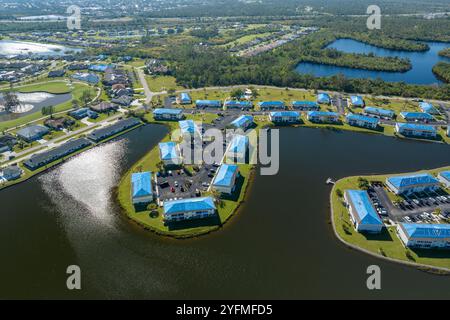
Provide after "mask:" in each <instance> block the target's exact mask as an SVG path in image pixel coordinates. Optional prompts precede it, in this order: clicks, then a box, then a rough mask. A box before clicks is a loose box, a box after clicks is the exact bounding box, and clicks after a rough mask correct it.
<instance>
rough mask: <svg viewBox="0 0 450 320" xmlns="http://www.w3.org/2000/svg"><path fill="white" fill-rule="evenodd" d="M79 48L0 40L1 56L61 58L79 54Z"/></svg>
mask: <svg viewBox="0 0 450 320" xmlns="http://www.w3.org/2000/svg"><path fill="white" fill-rule="evenodd" d="M79 51H81V49H79V48H70V47H66V46H62V45H56V44H45V43H38V42H28V41H13V40H0V56H2V55H4V56H14V55H19V54H28V55H31V56H61V55H65V54H68V53H70V52H79Z"/></svg>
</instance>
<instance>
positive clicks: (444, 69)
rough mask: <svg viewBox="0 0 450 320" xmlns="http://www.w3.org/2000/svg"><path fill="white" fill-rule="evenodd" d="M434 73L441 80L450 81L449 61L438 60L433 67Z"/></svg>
mask: <svg viewBox="0 0 450 320" xmlns="http://www.w3.org/2000/svg"><path fill="white" fill-rule="evenodd" d="M433 72H434V74H435V75H436V76H437V77H438V78H440V79H442V81H445V82H447V83H448V82H450V63H449V62H439V63H437V64H436V65H435V66H434V67H433Z"/></svg>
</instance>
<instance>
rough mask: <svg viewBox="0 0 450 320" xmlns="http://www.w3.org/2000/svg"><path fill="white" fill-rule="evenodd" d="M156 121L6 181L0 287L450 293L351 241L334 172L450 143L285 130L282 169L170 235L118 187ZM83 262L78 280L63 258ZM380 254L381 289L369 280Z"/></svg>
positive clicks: (169, 294) (130, 292)
mask: <svg viewBox="0 0 450 320" xmlns="http://www.w3.org/2000/svg"><path fill="white" fill-rule="evenodd" d="M165 133H166V129H165V128H164V127H160V126H146V127H143V128H140V129H137V130H134V131H132V132H130V133H128V134H126V135H125V136H124V139H121V140H118V141H115V142H112V143H108V144H105V145H103V146H100V147H98V148H95V149H92V150H90V151H88V152H85V153H83V154H81V155H80V156H78V157H75V158H73V159H72V160H69V161H67V162H66V163H64V164H63V165H61V166H59V167H57V168H55V169H53V170H51V171H49V172H47V173H45V174H43V175H41V176H40V177H38V178H34V179H31V180H30V181H28V182H26V183H23V184H20V185H17V186H15V187H13V188H10V189H6V190H3V191H1V192H0V203H1V214H0V228H1V232H0V249H1V252H3V253H4V259H2V263H1V264H0V281H1V282H0V283H1V287H0V298H11V297H15V298H18V297H19V298H31V297H39V298H50V297H53V298H72V297H77V298H159V299H161V298H386V299H388V298H450V290H449V288H450V277H439V276H433V275H429V274H427V273H424V272H421V271H416V270H414V269H412V268H407V267H404V266H400V265H396V264H391V263H386V262H384V261H381V260H378V259H375V258H372V257H369V256H367V255H364V254H361V253H358V252H354V251H351V250H349V249H347V248H345V247H344V246H343V245H342V244H341V243H339V242H338V241H337V240H336V239H335V238H334V236H333V234H332V230H331V225H330V224H329V215H330V213H329V207H328V201H329V192H330V187H329V186H327V185H326V184H325V180H326V178H327V177H334V178H341V177H344V176H348V175H355V174H369V173H388V172H401V171H410V170H417V169H423V168H433V167H438V166H444V165H448V164H449V159H450V148H449V147H448V146H446V145H439V144H432V143H418V142H410V141H401V140H395V139H393V138H388V137H383V136H371V135H364V134H356V133H338V132H332V131H327V130H315V129H308V128H297V129H294V128H292V129H291V128H284V129H282V130H281V169H280V172H279V174H278V175H276V176H257V177H256V179H255V183H254V185H253V186H252V188H251V192H250V194H249V197H248V199H247V202H246V203H245V205H244V207H243V210H242V212H240V214H239V215H238V216H236V217H234V218H233V219H232V221H231V222H230V223H229V224H227V225H226V226H225V227H224V228H223V229H222V230H220V231H218V232H216V233H213V234H211V235H208V236H204V237H201V238H199V239H192V240H184V241H179V240H171V239H167V238H161V237H158V236H156V235H153V234H152V233H149V232H145V231H143V230H141V229H140V228H138V227H136V226H135V225H134V224H132V223H129V221H127V220H126V219H125V218H124V217H123V215H122V214H121V213H120V211H119V210H118V208H117V207H116V205H115V204H114V201H113V198H112V196H111V189H112V188H114V186H116V185H117V181H118V179H119V178H120V175H121V173H122V172H123V171H124V170H126V168H128V167H129V166H130V165H131V164H132V163H134V162H135V161H137V159H139V158H140V157H141V156H143V155H144V154H145V152H146V151H148V150H149V149H151V148H152V147H153V146H154V145H155V144H156V143H157V142H158V141H159V140H160V139H161V138H162V136H164V134H165ZM71 264H77V265H79V266H80V267H81V269H82V290H81V291H78V292H70V291H68V290H66V289H65V279H66V278H65V277H66V275H65V269H66V267H67V266H68V265H71ZM371 264H378V265H379V266H380V267H381V270H382V290H381V291H379V292H370V291H368V290H367V289H366V285H365V281H366V274H365V272H366V268H367V266H368V265H371Z"/></svg>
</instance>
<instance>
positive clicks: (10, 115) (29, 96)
mask: <svg viewBox="0 0 450 320" xmlns="http://www.w3.org/2000/svg"><path fill="white" fill-rule="evenodd" d="M17 98H18V99H19V101H20V103H21V106H20V107H19V109H20V110H18V112H5V111H2V110H4V109H3V106H2V105H3V103H4V101H3V99H2V95H1V94H0V122H2V121H8V120H14V119H17V118H21V117H23V116H26V115H29V114H31V113H35V112H39V111H40V110H41V109H42V108H44V107H48V106H57V105H59V104H61V103H64V102H67V101H69V100H70V99H72V94H71V93H62V94H52V93H48V92H30V93H18V94H17Z"/></svg>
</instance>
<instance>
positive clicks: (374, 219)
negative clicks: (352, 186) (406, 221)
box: [344, 190, 384, 233]
mask: <svg viewBox="0 0 450 320" xmlns="http://www.w3.org/2000/svg"><path fill="white" fill-rule="evenodd" d="M344 199H345V202H346V204H347V206H348V209H349V213H350V218H351V220H352V222H353V225H354V227H355V229H356V231H358V232H369V233H380V232H381V230H382V228H383V226H384V225H383V221H381V219H380V217H379V216H378V213H377V211H376V210H375V208H374V206H373V204H372V201H371V200H370V198H369V195H368V194H367V191H365V190H345V192H344Z"/></svg>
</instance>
